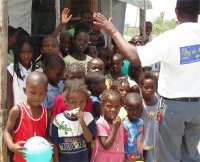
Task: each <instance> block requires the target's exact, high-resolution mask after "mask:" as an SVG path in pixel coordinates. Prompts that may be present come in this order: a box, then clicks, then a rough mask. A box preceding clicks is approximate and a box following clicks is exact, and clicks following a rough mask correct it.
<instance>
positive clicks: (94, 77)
mask: <svg viewBox="0 0 200 162" xmlns="http://www.w3.org/2000/svg"><path fill="white" fill-rule="evenodd" d="M85 84H86V85H87V86H88V90H89V91H90V93H91V98H92V103H93V104H92V109H91V113H92V115H93V117H94V119H95V120H97V119H99V118H100V116H102V112H101V105H100V98H99V96H100V94H101V93H102V92H103V91H104V90H105V89H106V85H105V76H104V75H103V74H101V73H97V72H89V73H87V75H86V79H85Z"/></svg>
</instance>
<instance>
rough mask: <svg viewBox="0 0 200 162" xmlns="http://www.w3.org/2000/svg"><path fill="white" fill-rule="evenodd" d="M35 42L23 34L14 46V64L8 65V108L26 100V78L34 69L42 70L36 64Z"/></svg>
mask: <svg viewBox="0 0 200 162" xmlns="http://www.w3.org/2000/svg"><path fill="white" fill-rule="evenodd" d="M34 51H35V50H34V44H33V41H32V39H31V37H30V36H25V35H24V36H21V37H20V38H19V39H18V40H17V43H16V45H15V48H14V51H13V52H14V56H15V57H14V64H12V63H11V64H10V65H9V66H8V67H7V80H8V84H7V85H8V87H7V109H8V111H9V110H10V109H11V108H12V107H13V106H14V105H16V104H18V103H20V102H22V101H25V100H26V95H25V94H24V92H23V87H24V86H25V79H26V77H27V75H28V74H29V73H31V72H32V71H42V69H40V68H38V67H37V66H36V64H35V59H34Z"/></svg>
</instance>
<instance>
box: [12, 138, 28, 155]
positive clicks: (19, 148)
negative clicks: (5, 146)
mask: <svg viewBox="0 0 200 162" xmlns="http://www.w3.org/2000/svg"><path fill="white" fill-rule="evenodd" d="M24 144H25V141H19V142H17V143H15V144H14V145H13V146H12V147H11V148H10V150H11V151H12V152H14V153H15V154H17V155H19V156H22V157H24V155H25V152H24Z"/></svg>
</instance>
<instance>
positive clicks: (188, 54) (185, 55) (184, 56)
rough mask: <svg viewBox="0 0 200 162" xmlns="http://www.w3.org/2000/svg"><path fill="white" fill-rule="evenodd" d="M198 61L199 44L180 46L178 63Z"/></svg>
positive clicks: (199, 59) (199, 53)
mask: <svg viewBox="0 0 200 162" xmlns="http://www.w3.org/2000/svg"><path fill="white" fill-rule="evenodd" d="M199 61H200V44H198V45H192V46H185V47H181V48H180V64H190V63H193V62H199Z"/></svg>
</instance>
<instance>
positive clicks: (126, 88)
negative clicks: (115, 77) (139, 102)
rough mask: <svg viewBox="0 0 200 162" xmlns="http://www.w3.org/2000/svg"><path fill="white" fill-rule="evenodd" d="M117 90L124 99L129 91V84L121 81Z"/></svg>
mask: <svg viewBox="0 0 200 162" xmlns="http://www.w3.org/2000/svg"><path fill="white" fill-rule="evenodd" d="M118 91H119V92H120V93H121V95H122V98H123V99H124V98H125V97H126V95H127V94H128V93H129V91H130V86H129V85H128V84H126V83H122V85H121V86H120V87H119V88H118Z"/></svg>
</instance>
